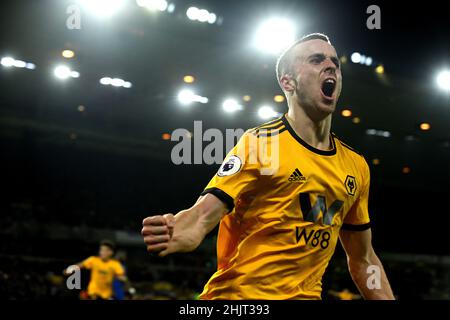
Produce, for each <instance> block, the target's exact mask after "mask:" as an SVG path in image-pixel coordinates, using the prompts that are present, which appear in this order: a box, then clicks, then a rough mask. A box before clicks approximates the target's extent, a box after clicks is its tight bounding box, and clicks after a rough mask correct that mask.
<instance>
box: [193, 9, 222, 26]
mask: <svg viewBox="0 0 450 320" xmlns="http://www.w3.org/2000/svg"><path fill="white" fill-rule="evenodd" d="M186 16H187V17H188V18H189V20H192V21H199V22H208V23H210V24H214V23H216V21H217V20H218V19H217V15H216V14H215V13H212V12H209V11H208V10H206V9H199V8H197V7H190V8H188V9H187V11H186Z"/></svg>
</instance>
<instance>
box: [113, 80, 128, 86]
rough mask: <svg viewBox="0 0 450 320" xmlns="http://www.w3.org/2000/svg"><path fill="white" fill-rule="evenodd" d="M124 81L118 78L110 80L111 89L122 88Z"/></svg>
mask: <svg viewBox="0 0 450 320" xmlns="http://www.w3.org/2000/svg"><path fill="white" fill-rule="evenodd" d="M124 83H125V81H124V80H122V79H120V78H114V79H112V80H111V85H112V86H113V87H122V86H123V85H124Z"/></svg>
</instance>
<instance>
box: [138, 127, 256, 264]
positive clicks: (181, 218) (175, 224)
mask: <svg viewBox="0 0 450 320" xmlns="http://www.w3.org/2000/svg"><path fill="white" fill-rule="evenodd" d="M256 146H257V138H256V136H255V135H254V134H250V133H248V132H247V133H245V134H244V135H243V136H242V137H241V139H240V140H239V142H238V143H237V144H236V146H235V147H234V148H233V149H232V150H231V151H230V152H229V154H228V155H227V157H226V158H225V160H224V162H223V163H222V165H221V166H220V168H219V170H218V172H217V174H216V175H214V177H213V178H212V179H211V181H210V182H209V184H208V185H207V186H206V188H205V190H204V191H203V192H202V196H201V197H200V198H199V199H198V200H197V202H196V203H195V205H194V206H192V207H191V208H189V209H187V210H183V211H180V212H179V213H177V214H176V215H175V216H173V215H172V214H165V215H157V216H152V217H148V218H146V219H144V221H143V228H142V232H141V233H142V236H143V237H144V242H145V244H146V245H147V250H148V251H149V252H152V253H158V254H159V255H160V256H166V255H167V254H169V253H173V252H188V251H192V250H194V249H195V248H197V247H198V246H199V245H200V243H201V242H202V240H203V239H204V238H205V236H206V235H207V234H208V233H209V232H210V231H211V230H212V229H214V227H215V226H216V225H217V224H218V223H219V222H220V220H221V219H222V217H223V216H224V215H226V214H227V213H229V212H232V211H233V209H234V206H235V201H236V199H239V197H240V195H241V194H243V193H244V192H247V191H249V190H250V189H251V188H252V187H253V186H254V183H255V182H256V181H257V179H258V177H259V172H260V170H259V169H260V166H259V162H258V161H257V160H258V158H257V156H256V155H257V153H256V150H255V148H256Z"/></svg>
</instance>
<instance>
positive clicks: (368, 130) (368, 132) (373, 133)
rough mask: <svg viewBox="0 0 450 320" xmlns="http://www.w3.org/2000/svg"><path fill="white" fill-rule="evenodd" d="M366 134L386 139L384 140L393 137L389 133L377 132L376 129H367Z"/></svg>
mask: <svg viewBox="0 0 450 320" xmlns="http://www.w3.org/2000/svg"><path fill="white" fill-rule="evenodd" d="M366 134H367V135H368V136H378V137H384V138H389V137H390V136H391V133H390V132H389V131H385V130H376V129H367V130H366Z"/></svg>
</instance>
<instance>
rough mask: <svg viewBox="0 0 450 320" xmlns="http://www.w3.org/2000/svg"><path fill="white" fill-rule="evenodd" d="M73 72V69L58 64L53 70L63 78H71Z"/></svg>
mask: <svg viewBox="0 0 450 320" xmlns="http://www.w3.org/2000/svg"><path fill="white" fill-rule="evenodd" d="M71 72H72V70H70V69H69V68H68V67H66V66H57V67H56V68H55V70H54V71H53V73H54V75H55V76H56V77H57V78H59V79H62V80H64V79H67V78H69V77H70V76H71Z"/></svg>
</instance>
